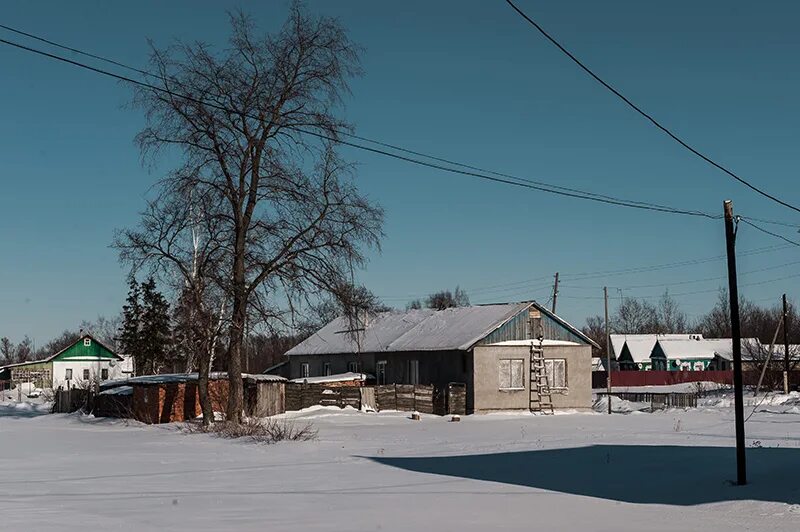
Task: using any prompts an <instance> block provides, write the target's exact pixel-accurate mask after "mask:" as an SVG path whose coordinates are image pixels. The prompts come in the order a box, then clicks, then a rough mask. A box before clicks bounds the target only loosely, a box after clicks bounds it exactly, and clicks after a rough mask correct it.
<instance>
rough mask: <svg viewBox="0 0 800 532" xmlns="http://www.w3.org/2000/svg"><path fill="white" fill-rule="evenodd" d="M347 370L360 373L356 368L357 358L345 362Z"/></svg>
mask: <svg viewBox="0 0 800 532" xmlns="http://www.w3.org/2000/svg"><path fill="white" fill-rule="evenodd" d="M347 372H348V373H361V372H360V371H359V370H358V361H357V360H351V361H349V362H348V363H347Z"/></svg>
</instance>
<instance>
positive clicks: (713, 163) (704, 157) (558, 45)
mask: <svg viewBox="0 0 800 532" xmlns="http://www.w3.org/2000/svg"><path fill="white" fill-rule="evenodd" d="M506 3H507V4H508V5H509V6H511V8H512V9H514V11H516V12H517V13H518V14H519V15H520V16H521V17H522V18H524V19H525V20H526V21H528V23H530V25H531V26H533V27H534V28H536V30H537V31H538V32H539V33H541V34H542V35H543V36H544V37H545V38H546V39H547V40H548V41H550V42H551V43H553V44H554V45H555V46H556V48H558V49H559V50H561V52H562V53H564V55H566V56H567V57H569V58H570V59H571V60H572V62H574V63H575V64H576V65H578V66H579V67H580V68H581V69H582V70H583V71H584V72H586V73H587V74H589V76H591V77H592V78H593V79H594V80H595V81H597V82H598V83H600V84H601V85H602V86H603V87H605V88H606V89H608V90H609V91H611V93H613V94H614V95H615V96H617V97H618V98H619V99H620V100H622V101H623V102H625V103H626V104H627V105H628V106H629V107H630V108H631V109H633V110H634V111H636V112H637V113H639V114H640V115H641V116H643V117H644V118H645V119H647V120H648V121H649V122H650V123H652V124H653V125H654V126H656V127H657V128H658V129H660V130H661V131H663V132H664V133H666V134H667V135H668V136H669V137H670V138H672V139H673V140H674V141H675V142H677V143H678V144H680V145H681V146H683V147H684V148H686V149H687V150H689V151H690V152H692V153H693V154H694V155H696V156H698V157H700V158H701V159H702V160H704V161H705V162H707V163H708V164H710V165H711V166H713V167H715V168H717V169H718V170H721V171H723V172H724V173H726V174H728V175H729V176H730V177H732V178H733V179H735V180H736V181H738V182H739V183H741V184H743V185H744V186H746V187H747V188H749V189H751V190H753V191H754V192H757V193H758V194H761V195H762V196H764V197H765V198H769V199H771V200H772V201H774V202H776V203H779V204H781V205H783V206H784V207H788V208H790V209H792V210H793V211H796V212H798V213H800V208H798V207H795V206H794V205H792V204H790V203H787V202H785V201H783V200H781V199H779V198H777V197H775V196H773V195H772V194H770V193H768V192H766V191H764V190H762V189H761V188H759V187H757V186H755V185H753V184H752V183H750V182H748V181H747V180H746V179H744V178H743V177H740V176H739V175H737V174H736V173H734V172H733V171H732V170H729V169H728V168H726V167H725V166H723V165H722V164H720V163H718V162H716V161H715V160H713V159H711V158H710V157H708V156H707V155H705V154H703V153H702V152H700V151H699V150H697V149H696V148H693V147H692V146H691V145H689V144H688V143H687V142H686V141H684V140H683V139H681V138H680V137H679V136H678V135H677V134H675V133H673V132H672V131H671V130H670V129H668V128H667V127H666V126H664V125H662V124H661V123H660V122H659V121H658V120H656V119H655V118H653V117H652V116H651V115H650V114H648V113H647V112H645V111H644V110H642V108H640V107H639V106H637V105H636V104H635V103H633V102H632V101H631V100H629V99H628V98H627V97H626V96H625V95H624V94H622V93H621V92H619V91H618V90H617V89H615V88H614V87H612V86H611V85H610V84H609V83H607V82H606V81H605V80H603V79H602V78H601V77H600V76H598V75H597V74H595V73H594V72H593V71H592V70H591V69H590V68H589V67H587V66H586V65H585V64H584V63H583V62H581V60H580V59H578V58H577V57H575V56H574V55H573V54H572V53H571V52H570V51H569V50H567V49H566V48H564V46H562V45H561V43H559V42H558V41H557V40H556V39H555V38H554V37H552V36H551V35H550V34H549V33H547V31H545V29H544V28H542V26H540V25H539V24H538V23H537V22H536V21H535V20H533V19H532V18H531V17H529V16H528V15H526V14H525V12H523V11H522V10H521V9H520V8H518V7H517V6H516V5H515V4H514V2H512V1H511V0H506Z"/></svg>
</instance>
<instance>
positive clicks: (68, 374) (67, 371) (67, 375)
mask: <svg viewBox="0 0 800 532" xmlns="http://www.w3.org/2000/svg"><path fill="white" fill-rule="evenodd" d="M64 380H67V381H71V380H72V368H67V369H65V370H64Z"/></svg>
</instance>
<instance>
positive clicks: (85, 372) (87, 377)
mask: <svg viewBox="0 0 800 532" xmlns="http://www.w3.org/2000/svg"><path fill="white" fill-rule="evenodd" d="M83 380H85V381H88V380H89V370H88V369H85V370H83Z"/></svg>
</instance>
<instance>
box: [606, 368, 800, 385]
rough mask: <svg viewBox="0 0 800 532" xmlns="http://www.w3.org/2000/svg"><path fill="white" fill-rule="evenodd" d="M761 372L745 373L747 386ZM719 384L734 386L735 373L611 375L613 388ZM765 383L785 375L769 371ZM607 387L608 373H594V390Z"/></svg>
mask: <svg viewBox="0 0 800 532" xmlns="http://www.w3.org/2000/svg"><path fill="white" fill-rule="evenodd" d="M773 374H774V375H773ZM759 376H760V372H758V371H744V372H743V380H744V384H746V385H753V386H754V385H755V384H756V383H757V382H758V378H759ZM700 381H707V382H718V383H720V384H733V371H614V372H612V373H611V385H612V386H619V387H624V386H665V385H670V384H681V383H684V382H700ZM764 382H765V383H768V382H781V383H782V382H783V373H782V372H775V371H772V370H770V371H768V372H767V375H766V378H765V379H764ZM789 384H790V385H792V386H797V385H798V384H800V371H790V372H789ZM605 387H606V372H605V371H594V372H592V388H605Z"/></svg>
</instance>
